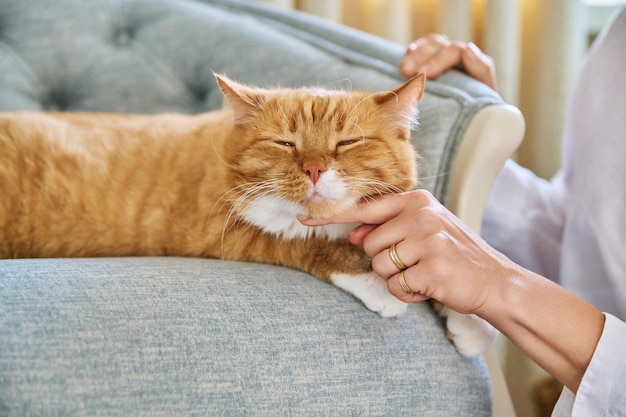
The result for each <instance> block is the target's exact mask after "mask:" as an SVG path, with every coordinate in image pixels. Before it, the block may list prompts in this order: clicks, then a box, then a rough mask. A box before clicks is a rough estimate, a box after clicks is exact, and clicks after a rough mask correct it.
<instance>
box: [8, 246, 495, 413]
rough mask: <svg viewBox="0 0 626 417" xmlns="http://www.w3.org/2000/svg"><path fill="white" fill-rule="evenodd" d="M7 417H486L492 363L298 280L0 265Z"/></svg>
mask: <svg viewBox="0 0 626 417" xmlns="http://www.w3.org/2000/svg"><path fill="white" fill-rule="evenodd" d="M0 271H2V278H1V279H0V294H2V303H1V304H0V329H2V337H1V338H0V415H2V416H38V417H40V416H92V417H93V416H131V415H146V416H147V415H150V416H183V415H201V416H208V415H210V416H214V415H234V416H243V415H250V416H283V415H294V416H322V415H341V416H344V415H354V416H365V415H367V416H391V415H393V416H401V415H407V416H409V415H424V416H483V415H484V416H486V415H488V414H489V408H490V399H489V389H490V386H489V380H488V375H487V373H486V370H485V367H484V363H483V361H482V359H465V358H462V357H460V356H459V355H458V353H457V352H456V351H455V350H454V348H453V346H452V345H451V343H449V341H448V340H447V339H445V337H444V331H443V329H442V327H441V323H440V322H439V319H438V318H436V317H435V316H433V315H432V314H431V312H430V310H429V307H428V306H427V305H426V304H419V305H413V306H411V307H410V309H409V311H408V312H407V313H406V314H405V315H404V316H402V317H400V318H397V319H383V318H380V317H379V316H378V315H376V314H375V313H372V312H370V311H368V310H367V309H365V308H364V307H363V306H362V305H360V303H359V302H358V301H356V300H355V299H353V298H352V296H351V295H349V294H347V293H345V292H343V291H340V290H337V289H336V288H335V287H333V286H331V285H328V284H326V283H323V282H321V281H318V280H316V279H314V278H312V277H311V276H309V275H307V274H304V273H300V272H297V271H290V270H287V269H283V268H276V267H270V266H265V265H256V264H250V263H248V264H246V263H241V264H237V263H232V262H227V261H220V260H202V259H182V258H119V259H73V260H65V261H61V262H59V261H51V260H15V261H0Z"/></svg>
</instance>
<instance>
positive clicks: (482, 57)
mask: <svg viewBox="0 0 626 417" xmlns="http://www.w3.org/2000/svg"><path fill="white" fill-rule="evenodd" d="M450 68H458V69H460V70H461V71H464V72H465V73H467V74H468V75H469V76H471V77H473V78H476V79H477V80H478V81H481V82H483V83H485V84H486V85H488V86H489V87H491V88H493V89H494V90H497V82H496V68H495V64H494V61H493V58H491V57H490V56H489V55H487V54H485V53H484V52H483V51H481V50H480V49H479V48H478V47H477V46H476V45H475V44H473V43H472V42H468V43H464V42H458V41H450V40H449V39H448V38H447V37H446V36H444V35H439V34H437V33H430V34H428V35H425V36H423V37H421V38H419V39H417V40H416V41H415V42H413V43H411V44H409V46H408V47H407V49H406V55H405V56H404V59H403V60H402V62H401V63H400V73H401V74H402V75H403V76H405V77H407V78H408V77H412V76H413V75H415V74H418V73H420V72H425V73H426V76H427V77H428V78H436V77H438V76H439V75H441V74H442V73H443V72H445V71H446V70H448V69H450Z"/></svg>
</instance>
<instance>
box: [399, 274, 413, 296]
mask: <svg viewBox="0 0 626 417" xmlns="http://www.w3.org/2000/svg"><path fill="white" fill-rule="evenodd" d="M398 281H400V286H401V287H402V291H404V292H405V293H406V294H415V291H413V290H412V289H411V287H409V285H408V284H407V283H406V281H405V280H404V269H403V270H402V271H400V275H399V276H398Z"/></svg>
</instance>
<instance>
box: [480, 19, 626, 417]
mask: <svg viewBox="0 0 626 417" xmlns="http://www.w3.org/2000/svg"><path fill="white" fill-rule="evenodd" d="M482 234H483V237H484V238H485V240H486V241H487V242H489V243H490V244H491V245H492V246H493V247H495V248H496V249H498V250H500V251H501V252H503V253H504V254H506V255H507V256H509V257H510V258H511V259H512V260H513V261H515V262H517V263H519V264H520V265H522V266H524V267H526V268H528V269H531V270H533V271H535V272H537V273H539V274H541V275H543V276H545V277H547V278H550V279H552V280H554V281H556V282H559V283H560V284H561V285H563V286H564V287H565V288H567V289H568V290H570V291H571V292H573V293H574V294H576V295H577V296H578V297H580V298H582V299H584V300H586V301H588V302H590V303H591V304H593V305H595V306H596V307H598V308H599V309H601V310H603V311H605V312H607V313H610V314H608V315H607V322H606V324H605V328H604V333H603V336H602V338H601V340H600V344H599V345H598V347H597V350H596V353H595V354H594V357H593V359H592V361H591V364H590V365H589V368H588V369H587V372H586V373H585V376H584V378H583V381H582V383H581V385H580V388H579V390H578V392H577V394H576V396H574V395H573V394H572V393H571V392H569V391H567V390H564V392H563V394H562V395H561V399H560V400H559V404H558V405H557V407H556V408H555V411H554V414H553V415H555V416H585V417H587V416H626V394H623V393H624V392H625V391H626V386H625V385H624V382H623V381H626V323H624V322H623V321H620V320H618V319H616V318H615V317H619V318H620V319H621V320H625V319H626V9H623V10H621V12H619V13H618V14H616V16H615V18H614V19H613V21H612V24H610V25H609V26H608V27H607V29H606V30H605V31H604V32H603V33H602V34H601V35H600V36H599V37H598V39H597V41H596V42H595V43H594V45H593V46H592V48H591V50H590V51H589V56H588V57H587V60H586V61H585V63H584V65H583V68H582V70H581V73H580V75H579V78H578V80H577V84H576V88H575V90H574V95H573V97H572V100H571V104H570V107H569V109H568V114H567V120H566V125H565V132H564V137H563V166H562V168H561V170H560V171H559V172H558V173H557V174H556V175H555V177H554V178H553V179H552V180H550V181H546V180H543V179H541V178H538V177H537V176H535V175H534V174H533V173H531V172H530V171H529V170H526V169H524V168H522V167H520V166H519V165H517V164H516V163H515V162H513V161H508V162H507V163H506V165H505V167H504V168H503V170H502V171H501V173H500V174H499V175H498V177H497V178H496V181H495V183H494V186H493V188H492V190H491V193H490V196H489V198H488V201H487V205H486V208H485V212H484V217H483V225H482ZM613 316H615V317H613ZM572 337H575V335H572ZM590 380H593V382H590ZM617 391H619V392H620V393H621V394H620V395H608V394H607V393H610V392H617Z"/></svg>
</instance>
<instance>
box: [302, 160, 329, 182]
mask: <svg viewBox="0 0 626 417" xmlns="http://www.w3.org/2000/svg"><path fill="white" fill-rule="evenodd" d="M302 171H304V172H306V174H307V175H308V176H309V178H311V181H313V184H317V182H318V181H319V179H320V175H322V172H324V171H326V165H324V163H323V162H322V161H307V162H305V163H304V165H302Z"/></svg>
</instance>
